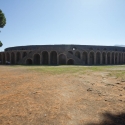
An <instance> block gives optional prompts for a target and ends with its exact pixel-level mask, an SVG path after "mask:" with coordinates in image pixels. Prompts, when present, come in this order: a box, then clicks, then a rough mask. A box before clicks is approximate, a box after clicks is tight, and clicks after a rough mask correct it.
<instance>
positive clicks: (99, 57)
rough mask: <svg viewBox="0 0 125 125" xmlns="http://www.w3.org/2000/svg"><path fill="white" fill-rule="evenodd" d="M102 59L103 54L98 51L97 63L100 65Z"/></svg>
mask: <svg viewBox="0 0 125 125" xmlns="http://www.w3.org/2000/svg"><path fill="white" fill-rule="evenodd" d="M100 59H101V54H100V52H97V53H96V64H97V65H100Z"/></svg>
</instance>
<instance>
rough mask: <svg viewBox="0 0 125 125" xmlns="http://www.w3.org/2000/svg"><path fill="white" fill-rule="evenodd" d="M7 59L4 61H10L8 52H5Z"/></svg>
mask: <svg viewBox="0 0 125 125" xmlns="http://www.w3.org/2000/svg"><path fill="white" fill-rule="evenodd" d="M6 56H7V60H6V61H9V62H10V54H9V53H7V55H6Z"/></svg>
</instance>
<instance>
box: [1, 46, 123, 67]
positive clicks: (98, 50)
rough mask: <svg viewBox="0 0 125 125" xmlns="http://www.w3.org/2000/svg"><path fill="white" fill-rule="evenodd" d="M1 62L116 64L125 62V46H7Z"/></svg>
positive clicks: (24, 63) (27, 63) (28, 63)
mask: <svg viewBox="0 0 125 125" xmlns="http://www.w3.org/2000/svg"><path fill="white" fill-rule="evenodd" d="M0 62H1V63H0V64H6V62H10V64H12V65H14V64H21V65H116V64H125V47H118V46H95V45H32V46H18V47H10V48H6V49H5V51H4V52H0Z"/></svg>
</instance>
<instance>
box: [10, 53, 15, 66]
mask: <svg viewBox="0 0 125 125" xmlns="http://www.w3.org/2000/svg"><path fill="white" fill-rule="evenodd" d="M11 64H15V54H14V53H13V52H12V53H11Z"/></svg>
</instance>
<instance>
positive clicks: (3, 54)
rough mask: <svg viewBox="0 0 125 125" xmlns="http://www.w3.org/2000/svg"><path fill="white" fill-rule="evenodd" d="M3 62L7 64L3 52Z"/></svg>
mask: <svg viewBox="0 0 125 125" xmlns="http://www.w3.org/2000/svg"><path fill="white" fill-rule="evenodd" d="M3 64H5V53H3Z"/></svg>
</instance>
